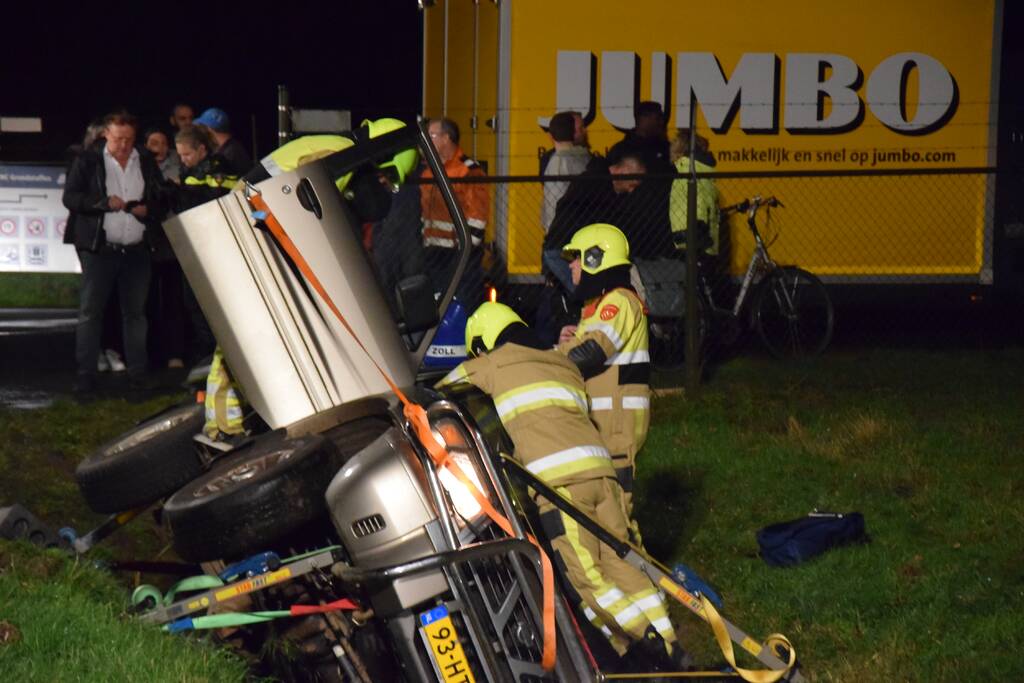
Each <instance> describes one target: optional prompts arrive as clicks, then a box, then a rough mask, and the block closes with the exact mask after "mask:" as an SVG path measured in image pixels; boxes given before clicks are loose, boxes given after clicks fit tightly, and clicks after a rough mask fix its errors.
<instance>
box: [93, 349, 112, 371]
mask: <svg viewBox="0 0 1024 683" xmlns="http://www.w3.org/2000/svg"><path fill="white" fill-rule="evenodd" d="M96 370H97V371H98V372H110V361H109V360H107V354H106V352H104V351H100V355H99V357H98V358H97V359H96Z"/></svg>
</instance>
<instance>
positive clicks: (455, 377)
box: [435, 363, 469, 388]
mask: <svg viewBox="0 0 1024 683" xmlns="http://www.w3.org/2000/svg"><path fill="white" fill-rule="evenodd" d="M468 377H469V374H468V373H467V372H466V364H465V363H459V365H458V366H457V367H456V368H455V369H454V370H452V371H451V372H449V373H448V374H447V375H445V376H444V378H442V379H441V381H440V382H438V383H437V384H436V385H435V386H437V387H439V388H440V387H446V386H449V385H451V384H458V383H459V382H464V381H466V379H467V378H468Z"/></svg>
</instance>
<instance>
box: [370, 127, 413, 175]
mask: <svg viewBox="0 0 1024 683" xmlns="http://www.w3.org/2000/svg"><path fill="white" fill-rule="evenodd" d="M362 125H363V126H366V128H367V130H368V131H369V133H370V138H371V139H372V138H375V137H377V136H379V135H384V134H386V133H390V132H392V131H396V130H398V129H399V128H405V122H403V121H399V120H398V119H391V118H383V119H377V120H376V121H370V120H369V119H367V120H366V121H363V123H362ZM419 158H420V155H419V152H417V151H416V148H415V147H410V148H408V149H403V150H402V151H400V152H397V153H396V154H395V155H394V156H393V157H391V159H389V160H387V161H385V162H382V163H380V164H377V168H378V169H380V170H381V171H384V172H385V173H388V174H389V175H391V176H392V178H391V180H392V182H393V183H394V184H395V185H401V184H402V183H404V182H405V179H406V178H407V177H408V176H409V174H410V173H412V172H413V171H414V170H415V169H416V164H417V163H418V162H419ZM388 169H392V171H388Z"/></svg>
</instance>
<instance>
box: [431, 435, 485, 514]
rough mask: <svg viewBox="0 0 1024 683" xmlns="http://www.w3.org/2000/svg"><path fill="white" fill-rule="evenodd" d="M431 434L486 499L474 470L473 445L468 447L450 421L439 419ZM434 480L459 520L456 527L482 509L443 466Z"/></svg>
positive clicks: (481, 480) (475, 465)
mask: <svg viewBox="0 0 1024 683" xmlns="http://www.w3.org/2000/svg"><path fill="white" fill-rule="evenodd" d="M431 432H432V433H433V435H434V440H435V441H437V443H439V444H440V445H441V446H444V447H445V448H447V449H448V453H450V454H451V459H452V460H453V461H454V462H455V464H456V465H458V466H459V469H461V470H462V471H463V472H464V473H465V474H466V477H468V478H469V480H470V481H472V482H473V484H474V485H475V486H476V488H477V489H478V490H479V491H480V492H481V493H483V494H484V495H485V496H486V495H487V489H485V488H484V484H483V478H482V477H481V476H480V470H479V469H478V467H477V459H478V458H479V457H480V456H479V455H478V454H476V451H475V450H474V448H473V446H471V445H470V441H469V439H468V438H467V436H466V434H465V432H464V431H463V430H462V428H461V427H459V426H458V425H457V424H456V423H455V421H454V420H449V419H441V420H438V421H437V422H435V423H434V424H433V425H432V429H431ZM437 477H438V480H439V481H440V482H441V487H442V488H444V490H445V491H446V492H447V493H448V497H449V499H450V500H451V504H452V507H453V508H454V509H455V513H456V515H457V516H458V517H459V519H458V522H459V526H460V527H461V526H463V525H464V523H465V522H467V521H470V520H473V519H474V518H476V516H477V515H479V514H480V513H481V512H483V508H481V507H480V503H478V502H477V500H476V498H475V497H474V496H473V494H472V493H471V492H470V490H469V489H468V488H467V487H466V485H465V484H464V483H462V482H461V481H459V480H458V479H456V477H455V475H454V474H452V473H451V471H450V470H449V469H448V468H447V467H441V468H440V469H438V472H437Z"/></svg>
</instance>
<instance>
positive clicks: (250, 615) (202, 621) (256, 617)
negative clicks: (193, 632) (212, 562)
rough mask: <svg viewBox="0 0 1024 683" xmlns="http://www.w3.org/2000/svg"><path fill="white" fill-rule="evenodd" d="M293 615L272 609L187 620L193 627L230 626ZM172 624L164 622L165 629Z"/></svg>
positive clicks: (169, 628) (286, 611) (170, 627)
mask: <svg viewBox="0 0 1024 683" xmlns="http://www.w3.org/2000/svg"><path fill="white" fill-rule="evenodd" d="M289 616H291V612H289V611H288V610H272V611H267V612H225V613H224V614H210V615H207V616H205V617H193V618H192V619H189V620H187V621H188V622H190V623H189V626H191V628H193V629H197V630H198V629H210V628H230V627H233V626H246V625H248V624H262V623H263V622H267V621H272V620H274V619H280V618H282V617H289ZM172 626H173V623H172V624H164V626H163V630H164V631H171V630H178V629H172Z"/></svg>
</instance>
